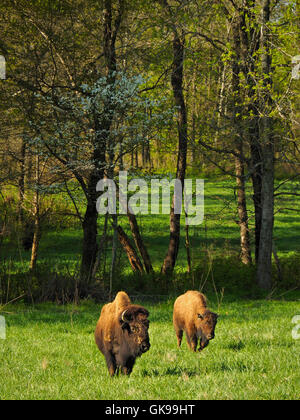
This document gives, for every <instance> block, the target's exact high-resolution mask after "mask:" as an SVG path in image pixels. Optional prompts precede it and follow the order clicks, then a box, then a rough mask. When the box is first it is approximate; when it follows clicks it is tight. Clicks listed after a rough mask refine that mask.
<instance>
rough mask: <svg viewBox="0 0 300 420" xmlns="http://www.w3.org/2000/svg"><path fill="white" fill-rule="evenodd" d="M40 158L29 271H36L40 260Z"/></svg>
mask: <svg viewBox="0 0 300 420" xmlns="http://www.w3.org/2000/svg"><path fill="white" fill-rule="evenodd" d="M39 186H40V157H39V155H37V156H36V168H35V193H34V213H33V214H34V231H33V241H32V248H31V259H30V265H29V269H30V270H32V271H34V270H35V269H36V263H37V258H38V249H39V244H40V237H41V224H40V222H41V219H40V192H39Z"/></svg>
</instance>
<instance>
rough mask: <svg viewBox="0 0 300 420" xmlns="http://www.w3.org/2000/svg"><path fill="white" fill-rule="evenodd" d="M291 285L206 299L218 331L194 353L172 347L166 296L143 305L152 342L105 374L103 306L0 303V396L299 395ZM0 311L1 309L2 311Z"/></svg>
mask: <svg viewBox="0 0 300 420" xmlns="http://www.w3.org/2000/svg"><path fill="white" fill-rule="evenodd" d="M299 297H300V296H299V294H297V293H293V294H288V295H284V296H281V297H280V299H278V300H251V301H250V300H241V301H236V300H235V298H233V297H230V296H227V297H226V296H225V297H224V301H223V303H222V304H221V306H220V307H218V305H217V302H216V300H215V297H214V296H211V300H210V308H211V309H212V310H215V311H218V312H219V314H220V318H219V321H218V324H217V327H216V337H215V339H214V340H212V342H211V343H210V345H209V346H208V347H207V348H206V349H205V350H204V351H203V352H202V353H201V354H200V353H197V354H194V353H192V352H191V351H190V350H188V347H187V344H186V342H185V339H184V341H183V344H182V348H181V349H177V345H176V337H175V333H174V331H173V326H172V306H173V299H170V300H169V301H167V302H163V303H157V304H150V303H146V302H140V303H142V304H143V305H144V306H145V307H147V308H148V309H149V310H150V321H151V323H150V330H149V332H150V340H151V349H150V351H149V352H148V353H146V354H144V355H143V356H142V357H141V358H139V359H137V363H136V365H135V367H134V370H133V373H132V375H131V376H130V377H123V376H119V377H114V378H110V377H109V375H108V371H107V368H106V366H105V362H104V357H103V356H102V354H101V353H100V352H99V351H98V349H97V348H96V345H95V343H94V336H93V333H94V328H95V325H96V322H97V319H98V316H99V312H100V308H101V306H99V305H96V304H94V303H91V302H88V301H86V302H82V303H81V305H80V306H73V305H68V306H57V305H53V304H40V305H36V306H34V307H33V306H25V305H23V304H17V305H10V306H7V307H5V308H3V309H2V312H1V315H2V316H5V319H6V323H7V336H6V340H1V339H0V378H1V380H0V399H2V400H6V399H104V400H106V399H107V400H118V399H128V400H148V399H162V400H166V399H167V400H172V399H180V400H184V399H187V400H199V399H200V400H201V399H299V397H300V352H299V350H300V340H295V339H293V338H292V329H293V328H294V327H295V325H294V324H292V318H293V317H294V316H295V315H297V314H298V315H300V304H299ZM4 311H5V313H4Z"/></svg>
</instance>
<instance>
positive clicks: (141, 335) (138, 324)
mask: <svg viewBox="0 0 300 420" xmlns="http://www.w3.org/2000/svg"><path fill="white" fill-rule="evenodd" d="M148 315H149V313H148V311H147V310H146V309H144V308H138V309H135V308H129V309H127V310H125V311H124V312H123V313H122V315H121V318H120V324H121V328H122V329H123V330H124V332H125V331H126V332H127V334H128V340H129V343H130V347H131V348H132V349H133V350H134V353H135V355H136V356H140V355H141V354H143V353H146V351H148V350H149V349H150V340H149V334H148V328H149V320H148V319H147V317H148Z"/></svg>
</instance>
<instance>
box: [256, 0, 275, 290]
mask: <svg viewBox="0 0 300 420" xmlns="http://www.w3.org/2000/svg"><path fill="white" fill-rule="evenodd" d="M269 22H270V0H263V1H262V12H261V45H260V47H261V50H262V54H261V66H262V77H263V81H264V82H263V84H264V86H263V90H262V92H261V101H260V112H261V114H262V117H261V124H260V141H261V145H262V158H263V167H262V171H263V172H262V189H261V198H262V202H261V203H262V223H261V231H260V241H259V256H258V264H257V283H258V285H259V286H260V287H261V288H262V289H265V290H269V289H270V288H271V286H272V246H273V227H274V143H273V132H272V131H273V124H272V117H271V115H270V112H271V107H272V103H271V93H270V89H271V85H272V78H271V55H270V44H269V40H270V34H269V29H268V27H267V25H268V23H269Z"/></svg>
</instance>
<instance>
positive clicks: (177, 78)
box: [161, 29, 187, 274]
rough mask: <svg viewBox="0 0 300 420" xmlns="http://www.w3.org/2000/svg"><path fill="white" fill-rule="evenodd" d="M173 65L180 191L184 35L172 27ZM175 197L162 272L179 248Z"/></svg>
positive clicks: (184, 151) (183, 146)
mask: <svg viewBox="0 0 300 420" xmlns="http://www.w3.org/2000/svg"><path fill="white" fill-rule="evenodd" d="M173 57H174V58H173V65H172V76H171V82H172V88H173V95H174V99H175V105H176V106H177V108H178V118H177V120H178V122H177V126H178V138H179V144H178V158H177V172H176V178H177V179H179V180H180V181H181V185H182V191H183V188H184V178H185V170H186V156H187V112H186V106H185V100H184V95H183V62H184V37H183V36H182V37H181V38H180V37H179V35H178V33H177V31H176V30H175V29H174V40H173ZM174 200H175V197H174V196H173V202H172V207H171V213H170V240H169V247H168V251H167V255H166V257H165V259H164V262H163V266H162V269H161V271H162V273H163V274H172V272H173V270H174V267H175V264H176V260H177V256H178V250H179V241H180V214H175V202H174Z"/></svg>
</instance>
